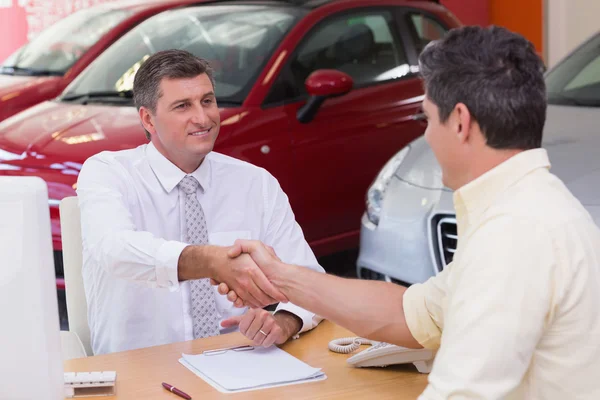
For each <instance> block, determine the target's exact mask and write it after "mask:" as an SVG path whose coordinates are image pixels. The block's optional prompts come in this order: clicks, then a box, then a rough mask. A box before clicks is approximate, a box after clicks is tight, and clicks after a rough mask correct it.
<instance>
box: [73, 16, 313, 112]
mask: <svg viewBox="0 0 600 400" xmlns="http://www.w3.org/2000/svg"><path fill="white" fill-rule="evenodd" d="M304 12H305V11H304V10H301V9H298V8H292V7H278V6H265V5H205V6H195V7H188V8H182V9H177V10H169V11H165V12H163V13H161V14H159V15H157V16H154V17H152V18H150V19H148V20H147V21H145V22H144V23H142V24H140V25H139V26H137V27H136V28H134V29H133V30H131V31H130V32H129V33H128V34H126V35H125V36H123V37H122V38H121V39H120V40H119V41H117V42H116V43H115V44H114V45H112V46H111V47H110V48H109V49H107V50H106V51H105V52H104V53H103V54H102V55H101V56H100V57H98V59H97V60H96V61H94V63H93V64H92V65H91V66H90V67H89V68H88V69H87V70H86V71H85V72H84V73H83V74H82V75H80V76H79V77H78V78H77V79H76V80H75V81H74V82H73V84H72V85H71V86H69V87H68V88H67V90H66V91H65V94H66V95H69V96H70V95H77V94H85V93H90V92H107V91H127V90H131V89H132V88H133V80H134V77H135V74H136V72H137V71H138V69H139V67H140V66H141V65H142V63H143V62H144V61H145V60H146V59H147V58H148V57H150V55H152V54H154V53H156V52H158V51H161V50H168V49H182V50H187V51H189V52H191V53H193V54H195V55H197V56H200V57H202V58H204V59H207V60H208V61H209V62H210V64H211V67H212V68H213V70H214V80H215V93H216V95H217V99H218V102H219V103H220V104H223V105H225V104H226V103H236V104H241V103H242V102H243V100H244V99H245V97H246V93H247V91H249V89H250V87H251V86H252V84H253V83H254V78H255V76H256V75H257V74H258V73H259V72H260V71H261V70H262V67H263V65H264V64H265V63H266V61H267V60H268V59H269V58H270V57H271V54H272V52H273V51H274V49H275V48H276V46H277V44H278V43H279V42H280V41H281V39H282V38H283V37H284V36H285V34H286V33H287V32H288V30H289V29H290V28H291V27H292V26H293V25H294V24H295V23H296V21H297V20H298V19H299V18H300V17H301V15H302V13H304Z"/></svg>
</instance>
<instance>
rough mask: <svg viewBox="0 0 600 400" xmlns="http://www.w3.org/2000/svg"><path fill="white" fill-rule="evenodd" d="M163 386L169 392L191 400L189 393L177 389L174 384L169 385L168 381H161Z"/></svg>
mask: <svg viewBox="0 0 600 400" xmlns="http://www.w3.org/2000/svg"><path fill="white" fill-rule="evenodd" d="M162 385H163V387H164V388H165V389H167V390H168V391H169V392H171V393H175V394H176V395H177V396H179V397H183V398H184V399H186V400H192V398H191V396H190V395H189V394H186V393H183V392H182V391H181V390H179V389H177V388H176V387H175V386H172V385H169V384H168V383H164V382H163V384H162Z"/></svg>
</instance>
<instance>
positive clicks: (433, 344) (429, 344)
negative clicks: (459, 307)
mask: <svg viewBox="0 0 600 400" xmlns="http://www.w3.org/2000/svg"><path fill="white" fill-rule="evenodd" d="M451 265H452V264H450V265H448V266H447V267H446V269H445V270H444V271H442V272H441V273H440V274H438V275H437V276H435V277H432V278H429V279H428V280H427V281H426V282H425V283H421V284H415V285H412V286H410V287H409V288H408V289H407V290H406V291H405V292H404V296H403V298H402V304H403V310H404V317H405V319H406V324H407V326H408V329H409V330H410V333H411V334H412V335H413V337H414V338H415V340H416V341H417V342H419V344H420V345H421V346H423V347H424V348H426V349H432V350H436V349H438V348H439V347H440V341H441V338H442V327H443V321H444V319H443V318H444V313H443V308H442V304H443V301H444V299H445V297H446V291H447V282H446V277H447V274H448V272H447V271H448V270H449V267H451Z"/></svg>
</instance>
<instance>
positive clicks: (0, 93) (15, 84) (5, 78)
mask: <svg viewBox="0 0 600 400" xmlns="http://www.w3.org/2000/svg"><path fill="white" fill-rule="evenodd" d="M60 79H61V78H60V77H56V76H53V77H39V76H15V75H3V74H0V98H2V97H4V96H6V95H9V94H11V93H14V92H19V91H21V90H24V89H28V88H30V87H31V86H33V85H36V84H40V83H44V82H47V81H55V80H60Z"/></svg>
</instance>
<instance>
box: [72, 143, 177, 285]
mask: <svg viewBox="0 0 600 400" xmlns="http://www.w3.org/2000/svg"><path fill="white" fill-rule="evenodd" d="M110 161H111V160H110V159H107V158H103V157H102V153H100V155H97V156H94V157H91V158H90V159H88V160H87V161H86V162H85V163H84V165H83V167H82V169H81V172H80V174H79V178H78V181H77V196H78V199H79V208H80V212H81V235H82V240H83V253H84V264H86V263H87V261H91V263H92V264H93V265H97V266H100V267H101V268H104V269H105V271H107V272H108V273H110V274H112V275H114V276H117V277H119V278H122V279H127V280H131V281H135V282H138V283H142V284H145V285H147V286H149V287H158V288H167V289H170V290H177V289H178V287H179V280H178V272H177V265H178V262H179V257H180V255H181V252H182V251H183V249H184V248H185V247H186V246H187V244H186V243H182V242H178V241H169V240H165V239H162V238H157V237H155V236H154V235H152V234H151V233H149V232H144V231H138V230H137V229H136V226H135V225H134V223H133V219H132V216H131V213H130V211H129V209H128V207H127V196H128V187H129V186H130V185H128V183H127V182H126V178H125V177H126V176H127V174H125V173H124V171H120V168H122V166H120V165H119V164H117V163H111V162H110Z"/></svg>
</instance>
